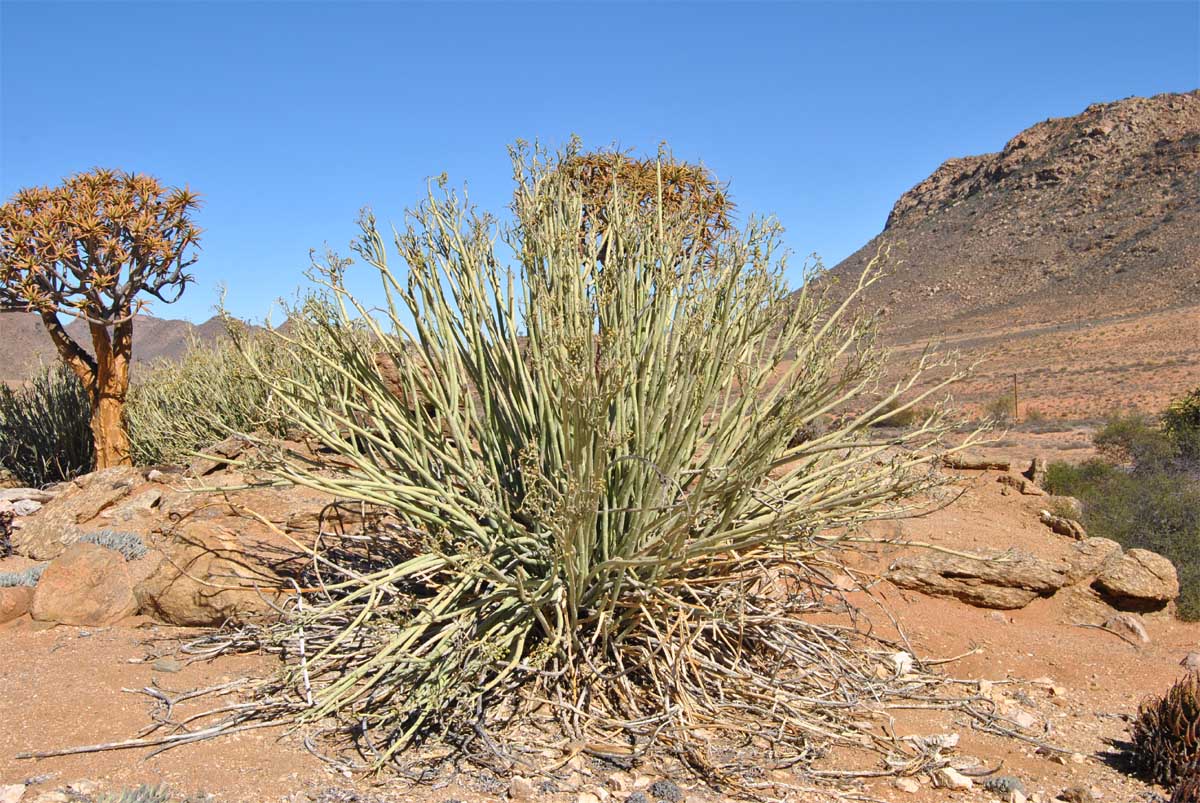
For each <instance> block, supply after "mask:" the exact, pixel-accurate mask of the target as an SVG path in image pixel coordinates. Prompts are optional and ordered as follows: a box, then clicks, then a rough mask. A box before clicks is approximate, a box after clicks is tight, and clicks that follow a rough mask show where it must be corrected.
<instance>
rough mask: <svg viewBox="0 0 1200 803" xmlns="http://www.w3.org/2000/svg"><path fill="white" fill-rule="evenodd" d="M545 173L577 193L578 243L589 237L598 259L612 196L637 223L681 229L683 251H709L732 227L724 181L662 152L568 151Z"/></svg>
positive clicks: (601, 255) (602, 257)
mask: <svg viewBox="0 0 1200 803" xmlns="http://www.w3.org/2000/svg"><path fill="white" fill-rule="evenodd" d="M546 178H547V179H549V180H550V181H551V182H556V181H561V182H562V183H563V184H565V185H566V187H567V188H568V189H569V191H570V192H572V193H573V194H574V195H575V196H577V197H578V199H579V201H580V203H581V207H580V214H579V219H578V220H579V228H580V232H581V235H582V238H583V241H584V242H583V244H582V247H583V248H584V249H586V248H587V240H588V239H589V238H593V239H595V241H596V243H595V245H596V251H597V254H598V257H599V260H600V262H601V263H603V261H604V260H605V257H606V256H607V251H608V249H607V241H606V238H607V235H608V231H609V229H610V227H611V225H612V221H611V220H610V214H611V210H612V209H613V207H614V201H615V198H616V196H619V197H620V199H621V202H622V207H623V208H624V209H625V210H626V214H630V215H632V216H633V217H634V218H636V220H637V221H638V223H639V224H640V225H641V226H643V227H647V226H648V227H658V226H664V225H671V226H674V227H676V228H682V230H681V231H680V232H679V235H680V237H681V241H682V243H681V244H682V245H683V250H684V252H685V253H686V252H688V251H691V250H692V249H698V250H699V251H701V252H703V251H709V250H711V249H712V248H713V246H714V245H715V243H716V242H717V241H718V240H719V239H720V238H721V236H722V235H724V234H726V233H728V232H729V231H730V230H731V228H732V226H733V223H732V221H731V219H730V213H731V212H732V211H733V201H732V200H731V199H730V197H729V195H728V193H727V191H726V188H725V186H724V185H723V184H721V183H720V182H718V181H717V179H716V177H714V176H713V174H712V172H711V171H709V169H708V168H706V167H704V166H703V165H700V164H693V163H690V162H684V161H681V160H678V159H675V158H674V157H673V156H671V155H670V154H668V153H665V152H664V153H660V154H659V156H658V158H638V157H635V156H631V155H630V154H628V153H624V152H621V151H615V150H598V151H591V152H584V153H580V152H576V151H574V150H572V151H571V152H570V153H569V155H567V156H566V157H565V158H564V159H562V160H561V161H560V162H558V164H557V165H556V166H555V167H554V168H553V170H552V171H551V172H550V174H549V175H547V176H546ZM541 195H542V200H543V201H544V202H546V201H551V200H552V199H553V198H554V197H555V196H554V194H553V193H549V192H543V193H542V194H541Z"/></svg>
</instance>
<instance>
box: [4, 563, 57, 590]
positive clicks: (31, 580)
mask: <svg viewBox="0 0 1200 803" xmlns="http://www.w3.org/2000/svg"><path fill="white" fill-rule="evenodd" d="M47 565H49V564H46V563H39V564H38V565H36V566H30V567H29V568H28V569H25V570H24V571H20V572H0V588H17V587H19V586H28V587H29V588H33V587H34V586H36V585H37V584H38V580H40V579H42V572H44V571H46V566H47Z"/></svg>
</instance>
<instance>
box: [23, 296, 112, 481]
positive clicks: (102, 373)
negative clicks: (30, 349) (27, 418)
mask: <svg viewBox="0 0 1200 803" xmlns="http://www.w3.org/2000/svg"><path fill="white" fill-rule="evenodd" d="M42 322H43V323H44V324H45V326H46V330H47V331H48V332H49V333H50V339H51V340H53V341H54V346H55V348H56V349H57V350H58V354H59V356H60V357H61V358H62V360H63V362H64V363H66V364H67V365H68V366H69V367H70V368H71V370H72V371H74V372H75V375H76V376H78V377H79V381H80V382H82V383H83V386H84V388H86V389H87V393H88V399H89V401H90V402H91V405H92V422H91V423H92V440H93V442H94V445H95V452H96V468H97V469H102V468H111V467H113V466H127V465H130V464H131V462H132V461H131V460H130V457H129V435H128V434H127V433H126V431H125V419H124V412H125V395H126V393H127V392H128V390H129V358H130V355H131V354H132V351H133V316H132V313H131V314H129V315H127V316H126V317H125V318H124V319H123V320H122V321H120V322H119V323H117V324H114V325H113V326H112V333H111V334H110V333H109V327H108V326H105V325H103V324H98V323H89V324H88V328H89V329H90V330H91V333H92V347H93V349H94V350H95V356H94V357H93V356H92V355H91V354H88V353H87V352H86V351H84V349H83V348H82V347H81V346H80V345H79V344H78V343H76V342H75V341H74V340H73V339H72V338H71V336H70V335H68V334H67V332H66V330H65V329H64V328H63V326H62V324H61V323H60V322H59V320H58V316H57V315H55V314H54V313H52V312H43V313H42Z"/></svg>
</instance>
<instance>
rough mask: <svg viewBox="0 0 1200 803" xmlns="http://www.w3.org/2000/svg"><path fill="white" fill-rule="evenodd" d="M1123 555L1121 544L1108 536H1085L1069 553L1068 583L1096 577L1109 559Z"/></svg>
mask: <svg viewBox="0 0 1200 803" xmlns="http://www.w3.org/2000/svg"><path fill="white" fill-rule="evenodd" d="M1120 555H1121V545H1120V544H1118V543H1117V542H1116V541H1112V540H1110V539H1108V538H1085V539H1083V540H1082V541H1080V542H1079V543H1077V544H1073V545H1072V547H1071V552H1070V553H1069V554H1068V555H1067V565H1068V566H1069V567H1070V568H1069V570H1068V572H1067V585H1074V584H1075V583H1078V582H1081V581H1083V580H1086V579H1087V578H1089V577H1095V576H1096V575H1097V574H1099V573H1100V570H1101V569H1102V568H1103V567H1104V565H1105V564H1107V563H1108V562H1109V561H1111V560H1114V559H1116V558H1118V557H1120Z"/></svg>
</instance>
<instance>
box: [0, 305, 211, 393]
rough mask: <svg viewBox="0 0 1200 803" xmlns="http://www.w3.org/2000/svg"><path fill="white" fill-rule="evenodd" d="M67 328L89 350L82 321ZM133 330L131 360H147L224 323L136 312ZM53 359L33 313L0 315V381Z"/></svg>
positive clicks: (171, 353)
mask: <svg viewBox="0 0 1200 803" xmlns="http://www.w3.org/2000/svg"><path fill="white" fill-rule="evenodd" d="M67 331H68V332H69V333H70V334H71V336H72V337H74V338H75V339H76V340H77V341H78V342H79V343H80V344H81V345H83V346H84V347H85V348H87V349H88V350H89V351H90V350H91V345H92V341H91V338H90V336H89V335H88V332H87V326H86V325H85V324H83V323H82V322H80V321H72V322H71V323H70V324H69V325H68V326H67ZM133 331H134V335H133V359H134V362H135V363H138V362H142V363H147V362H154V361H155V360H158V359H174V358H176V357H179V356H180V355H182V354H183V352H184V351H185V350H186V349H187V345H188V342H189V341H190V340H191V339H192V338H197V339H199V340H205V341H208V340H215V339H217V338H219V337H220V336H221V335H222V334H223V333H224V331H225V326H224V324H222V323H221V321H220V319H219V318H216V317H213V318H210V319H209V320H207V321H205V322H204V323H202V324H198V325H197V324H194V323H191V322H189V321H179V320H171V319H168V318H155V317H153V316H150V315H139V316H138V317H137V318H136V319H135V320H134V324H133ZM57 359H58V357H57V355H56V354H55V351H54V344H53V343H51V342H50V337H49V335H47V334H46V329H45V327H43V326H42V322H41V319H40V318H39V317H38V316H37V315H36V314H34V313H27V312H7V313H4V314H0V382H20V381H22V380H23V379H24V378H25V377H27V376H29V373H30V371H32V370H33V369H34V368H35V367H36V366H37V365H39V363H50V362H53V361H54V360H57Z"/></svg>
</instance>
